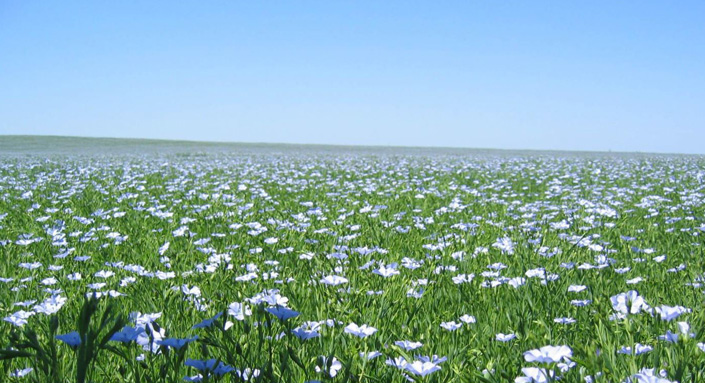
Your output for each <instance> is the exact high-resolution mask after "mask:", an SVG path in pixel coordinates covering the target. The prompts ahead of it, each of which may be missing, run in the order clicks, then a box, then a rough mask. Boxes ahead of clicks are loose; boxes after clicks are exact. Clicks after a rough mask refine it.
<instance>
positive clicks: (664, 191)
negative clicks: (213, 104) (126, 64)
mask: <svg viewBox="0 0 705 383" xmlns="http://www.w3.org/2000/svg"><path fill="white" fill-rule="evenodd" d="M3 140H5V142H4V143H1V142H0V148H2V149H3V150H2V152H3V154H4V155H2V156H0V254H1V255H2V256H1V257H0V311H1V312H0V317H2V318H3V319H4V320H3V321H0V333H2V334H3V336H2V337H0V359H1V360H0V369H1V371H0V381H7V382H79V383H83V382H183V381H191V382H195V381H201V382H241V381H248V382H315V381H320V382H328V381H335V382H407V381H412V382H491V383H495V382H496V383H499V382H517V383H525V382H553V381H562V382H588V383H589V382H631V383H636V382H659V383H666V382H681V383H683V382H703V381H705V312H704V311H703V309H702V306H703V298H704V297H705V296H704V295H703V292H704V291H705V290H704V289H705V285H704V283H705V281H704V279H703V278H704V276H705V274H704V273H705V258H704V257H703V243H704V241H703V238H704V236H705V214H704V213H705V207H704V206H703V204H704V203H705V190H704V189H705V186H704V184H703V181H704V180H705V159H703V158H702V157H698V156H673V155H668V156H667V155H646V154H642V155H622V154H609V153H603V154H589V153H582V154H575V153H541V152H493V151H463V150H446V151H443V150H438V151H433V150H425V149H424V150H422V149H416V150H411V149H409V150H401V149H400V150H391V149H389V150H387V149H384V150H383V149H364V150H362V149H359V150H358V149H351V148H334V147H325V148H321V147H318V148H316V147H313V148H306V147H276V146H275V147H264V146H263V147H260V146H249V147H246V146H243V147H228V146H223V145H220V146H218V145H215V144H214V146H209V145H206V144H204V145H202V146H198V147H196V148H193V147H192V148H189V147H188V145H185V144H184V145H185V146H183V145H182V146H179V145H177V144H173V145H167V147H168V148H167V150H161V149H159V148H160V146H159V144H155V143H145V144H144V146H143V147H138V149H135V150H133V151H131V152H129V153H121V151H120V150H119V148H118V149H115V147H116V146H115V145H116V143H115V142H112V143H111V142H108V143H105V142H103V143H102V146H101V145H98V144H96V143H94V144H95V145H93V144H89V145H88V146H89V147H90V148H89V149H86V150H85V151H80V150H78V149H77V150H74V149H73V148H74V147H73V146H63V147H64V149H63V151H62V149H61V148H58V149H57V147H56V145H55V146H52V145H50V144H47V142H44V143H42V142H40V143H39V144H36V143H35V142H30V144H32V145H35V144H36V146H31V145H29V146H28V148H29V149H26V148H25V149H26V150H25V149H23V147H22V145H24V144H27V142H29V141H27V140H24V141H21V140H20V141H17V140H15V141H12V140H10V139H7V138H4V139H3ZM133 144H134V143H129V142H128V143H125V145H126V146H131V147H133V148H134V147H135V146H134V145H133ZM57 145H58V144H57ZM58 146H61V145H58ZM36 147H39V148H43V149H42V151H36V150H34V149H33V148H35V149H36ZM76 147H78V145H76ZM46 148H50V149H46ZM111 148H112V149H111ZM150 148H151V149H150ZM155 148H156V149H155ZM45 149H46V150H49V151H47V152H45V151H44V150H45ZM152 149H154V150H152ZM162 149H163V148H162ZM51 150H54V151H53V152H51V153H50V151H51ZM82 150H83V149H82Z"/></svg>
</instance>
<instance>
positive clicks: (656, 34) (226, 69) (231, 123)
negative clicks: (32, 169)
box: [0, 0, 705, 153]
mask: <svg viewBox="0 0 705 383" xmlns="http://www.w3.org/2000/svg"><path fill="white" fill-rule="evenodd" d="M703 20H705V2H703V1H690V2H688V1H682V2H677V3H669V2H660V1H659V2H656V1H653V2H651V1H604V2H603V1H582V2H568V1H553V2H544V1H482V2H471V1H458V2H454V1H427V2H415V1H330V0H329V1H320V2H308V1H296V2H294V1H289V2H283V1H263V2H258V1H247V2H235V1H227V2H226V1H224V2H216V1H209V2H175V1H163V2H160V1H151V2H138V1H119V2H108V1H95V2H93V1H85V2H74V1H60V2H59V1H51V2H50V1H46V2H42V1H36V2H28V1H9V0H8V1H2V2H0V134H42V135H47V134H49V135H74V136H98V137H144V138H165V139H192V140H209V141H239V142H287V143H324V144H346V145H403V146H452V147H477V148H507V149H510V148H511V149H563V150H613V151H643V152H680V153H705V22H703Z"/></svg>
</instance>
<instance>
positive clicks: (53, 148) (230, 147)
mask: <svg viewBox="0 0 705 383" xmlns="http://www.w3.org/2000/svg"><path fill="white" fill-rule="evenodd" d="M157 153H161V154H184V155H193V154H204V153H231V154H238V153H239V154H257V153H259V154H267V153H272V154H273V153H281V154H294V153H310V154H363V155H364V154H366V155H449V156H485V155H495V156H516V155H534V156H554V155H560V156H579V157H604V156H611V157H613V156H619V157H624V156H627V157H639V156H648V155H649V154H648V153H618V152H564V151H550V150H544V151H532V150H499V149H474V148H433V147H384V146H341V145H303V144H269V143H232V142H202V141H177V140H151V139H133V138H92V137H66V136H3V135H0V155H11V156H17V155H19V156H22V155H33V154H36V155H71V154H76V155H119V154H131V155H139V154H157ZM659 155H660V156H665V155H667V154H659Z"/></svg>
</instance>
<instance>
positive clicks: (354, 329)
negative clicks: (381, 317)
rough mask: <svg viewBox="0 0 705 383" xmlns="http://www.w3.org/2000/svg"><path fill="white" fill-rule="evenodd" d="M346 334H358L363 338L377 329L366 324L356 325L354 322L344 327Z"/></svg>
mask: <svg viewBox="0 0 705 383" xmlns="http://www.w3.org/2000/svg"><path fill="white" fill-rule="evenodd" d="M343 331H344V332H345V333H346V334H351V335H355V336H358V337H360V338H365V337H368V336H370V335H372V334H374V333H376V332H377V329H376V328H374V327H371V326H368V325H366V324H363V325H362V326H358V325H357V324H355V323H350V324H349V325H347V326H346V327H345V329H344V330H343Z"/></svg>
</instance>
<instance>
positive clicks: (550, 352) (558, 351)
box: [524, 346, 573, 363]
mask: <svg viewBox="0 0 705 383" xmlns="http://www.w3.org/2000/svg"><path fill="white" fill-rule="evenodd" d="M572 357H573V351H572V350H571V349H570V347H568V346H544V347H541V348H539V349H537V350H529V351H527V352H525V353H524V360H526V361H527V362H539V363H557V362H560V361H561V360H570V358H572Z"/></svg>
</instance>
